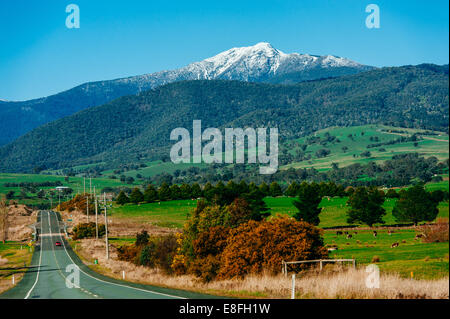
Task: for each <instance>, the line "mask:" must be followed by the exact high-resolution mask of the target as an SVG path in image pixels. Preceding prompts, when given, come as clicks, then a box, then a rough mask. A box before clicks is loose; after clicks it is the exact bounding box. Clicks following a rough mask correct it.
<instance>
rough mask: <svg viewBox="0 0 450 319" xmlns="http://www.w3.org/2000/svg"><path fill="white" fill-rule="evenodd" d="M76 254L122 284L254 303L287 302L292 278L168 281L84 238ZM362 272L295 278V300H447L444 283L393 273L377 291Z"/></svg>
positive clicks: (173, 278)
mask: <svg viewBox="0 0 450 319" xmlns="http://www.w3.org/2000/svg"><path fill="white" fill-rule="evenodd" d="M76 250H77V252H78V253H79V254H80V255H81V257H82V258H83V259H84V260H85V261H87V262H88V263H89V264H91V265H92V262H93V259H95V258H98V260H99V265H96V266H92V267H93V268H94V269H95V270H96V271H99V272H101V273H103V274H105V275H108V276H111V277H115V278H119V279H120V278H121V276H122V270H125V273H126V279H127V280H129V281H133V282H139V283H145V284H151V285H157V286H163V287H171V288H179V289H187V290H193V291H198V292H203V293H213V294H218V295H223V296H235V297H251V298H252V297H253V298H254V297H256V298H289V296H290V287H291V278H289V277H284V276H283V275H278V276H272V275H269V274H263V275H251V276H247V277H246V278H245V279H243V280H237V279H234V280H223V281H214V282H210V283H201V282H199V281H198V280H197V279H196V278H194V277H193V276H190V275H185V276H169V275H166V274H164V273H162V272H161V271H160V270H158V269H150V268H147V267H142V266H136V265H134V264H131V263H128V262H124V261H118V260H116V259H115V258H116V254H115V252H114V251H113V252H112V254H111V257H112V258H111V259H109V260H106V259H105V245H104V242H103V241H98V242H95V240H92V239H84V240H81V241H80V242H79V244H77V249H76ZM366 277H367V273H366V272H365V268H364V267H361V268H358V269H352V268H341V269H336V268H329V269H325V270H324V271H322V272H318V271H312V272H308V273H305V274H302V275H298V277H297V280H296V291H297V294H296V296H297V298H320V299H333V298H345V299H378V298H387V299H396V298H400V299H406V298H433V299H438V298H449V279H448V278H443V279H439V280H410V279H404V278H400V276H397V275H392V274H389V275H387V274H381V278H380V288H373V289H370V288H367V287H366V285H365V281H366Z"/></svg>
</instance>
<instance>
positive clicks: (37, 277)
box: [24, 211, 43, 299]
mask: <svg viewBox="0 0 450 319" xmlns="http://www.w3.org/2000/svg"><path fill="white" fill-rule="evenodd" d="M42 214H43V212H42V211H41V232H42V229H43V227H42ZM41 261H42V240H41V243H40V247H39V268H38V272H37V275H36V280H35V282H34V284H33V286H32V287H31V289H30V290H29V291H28V293H27V294H26V296H25V298H24V299H28V297H30V294H31V292H32V291H33V289H34V287H35V286H36V284H37V282H38V280H39V272H40V271H41Z"/></svg>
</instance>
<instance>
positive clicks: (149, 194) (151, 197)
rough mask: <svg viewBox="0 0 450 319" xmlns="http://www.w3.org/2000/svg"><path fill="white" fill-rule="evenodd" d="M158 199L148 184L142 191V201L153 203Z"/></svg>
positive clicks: (153, 188) (152, 187)
mask: <svg viewBox="0 0 450 319" xmlns="http://www.w3.org/2000/svg"><path fill="white" fill-rule="evenodd" d="M157 199H158V192H157V190H156V189H155V187H154V186H153V185H152V184H149V185H148V186H147V188H146V189H145V191H144V201H146V202H147V203H153V202H154V201H155V200H157Z"/></svg>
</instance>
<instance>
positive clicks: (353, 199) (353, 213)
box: [347, 187, 386, 227]
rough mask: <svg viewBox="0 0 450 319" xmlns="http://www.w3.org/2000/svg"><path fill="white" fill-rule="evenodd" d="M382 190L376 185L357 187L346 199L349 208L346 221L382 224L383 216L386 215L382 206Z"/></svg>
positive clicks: (369, 224)
mask: <svg viewBox="0 0 450 319" xmlns="http://www.w3.org/2000/svg"><path fill="white" fill-rule="evenodd" d="M383 203H384V192H383V191H381V190H379V189H377V188H376V187H370V188H367V187H358V188H356V190H355V191H354V193H353V194H352V195H351V196H350V198H349V199H348V204H349V205H350V206H351V209H350V210H349V211H348V212H347V222H348V223H355V222H357V223H362V224H366V225H368V226H370V227H372V226H373V224H376V223H381V224H384V221H383V216H384V215H386V211H385V209H384V208H383V207H382V205H383Z"/></svg>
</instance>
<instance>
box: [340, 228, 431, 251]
mask: <svg viewBox="0 0 450 319" xmlns="http://www.w3.org/2000/svg"><path fill="white" fill-rule="evenodd" d="M393 233H394V231H393V230H390V229H389V230H388V231H387V234H388V235H389V236H391V235H392V234H393ZM356 234H358V232H356V231H355V232H353V235H356ZM336 235H345V236H346V238H347V239H351V238H353V235H352V234H350V233H349V232H348V231H340V230H338V231H336ZM377 236H378V232H377V231H376V230H374V231H373V237H375V238H376V237H377ZM424 237H425V234H424V233H421V234H416V236H415V237H414V240H418V239H420V238H424ZM399 245H400V243H398V242H394V243H392V245H391V248H395V247H398V246H399Z"/></svg>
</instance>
